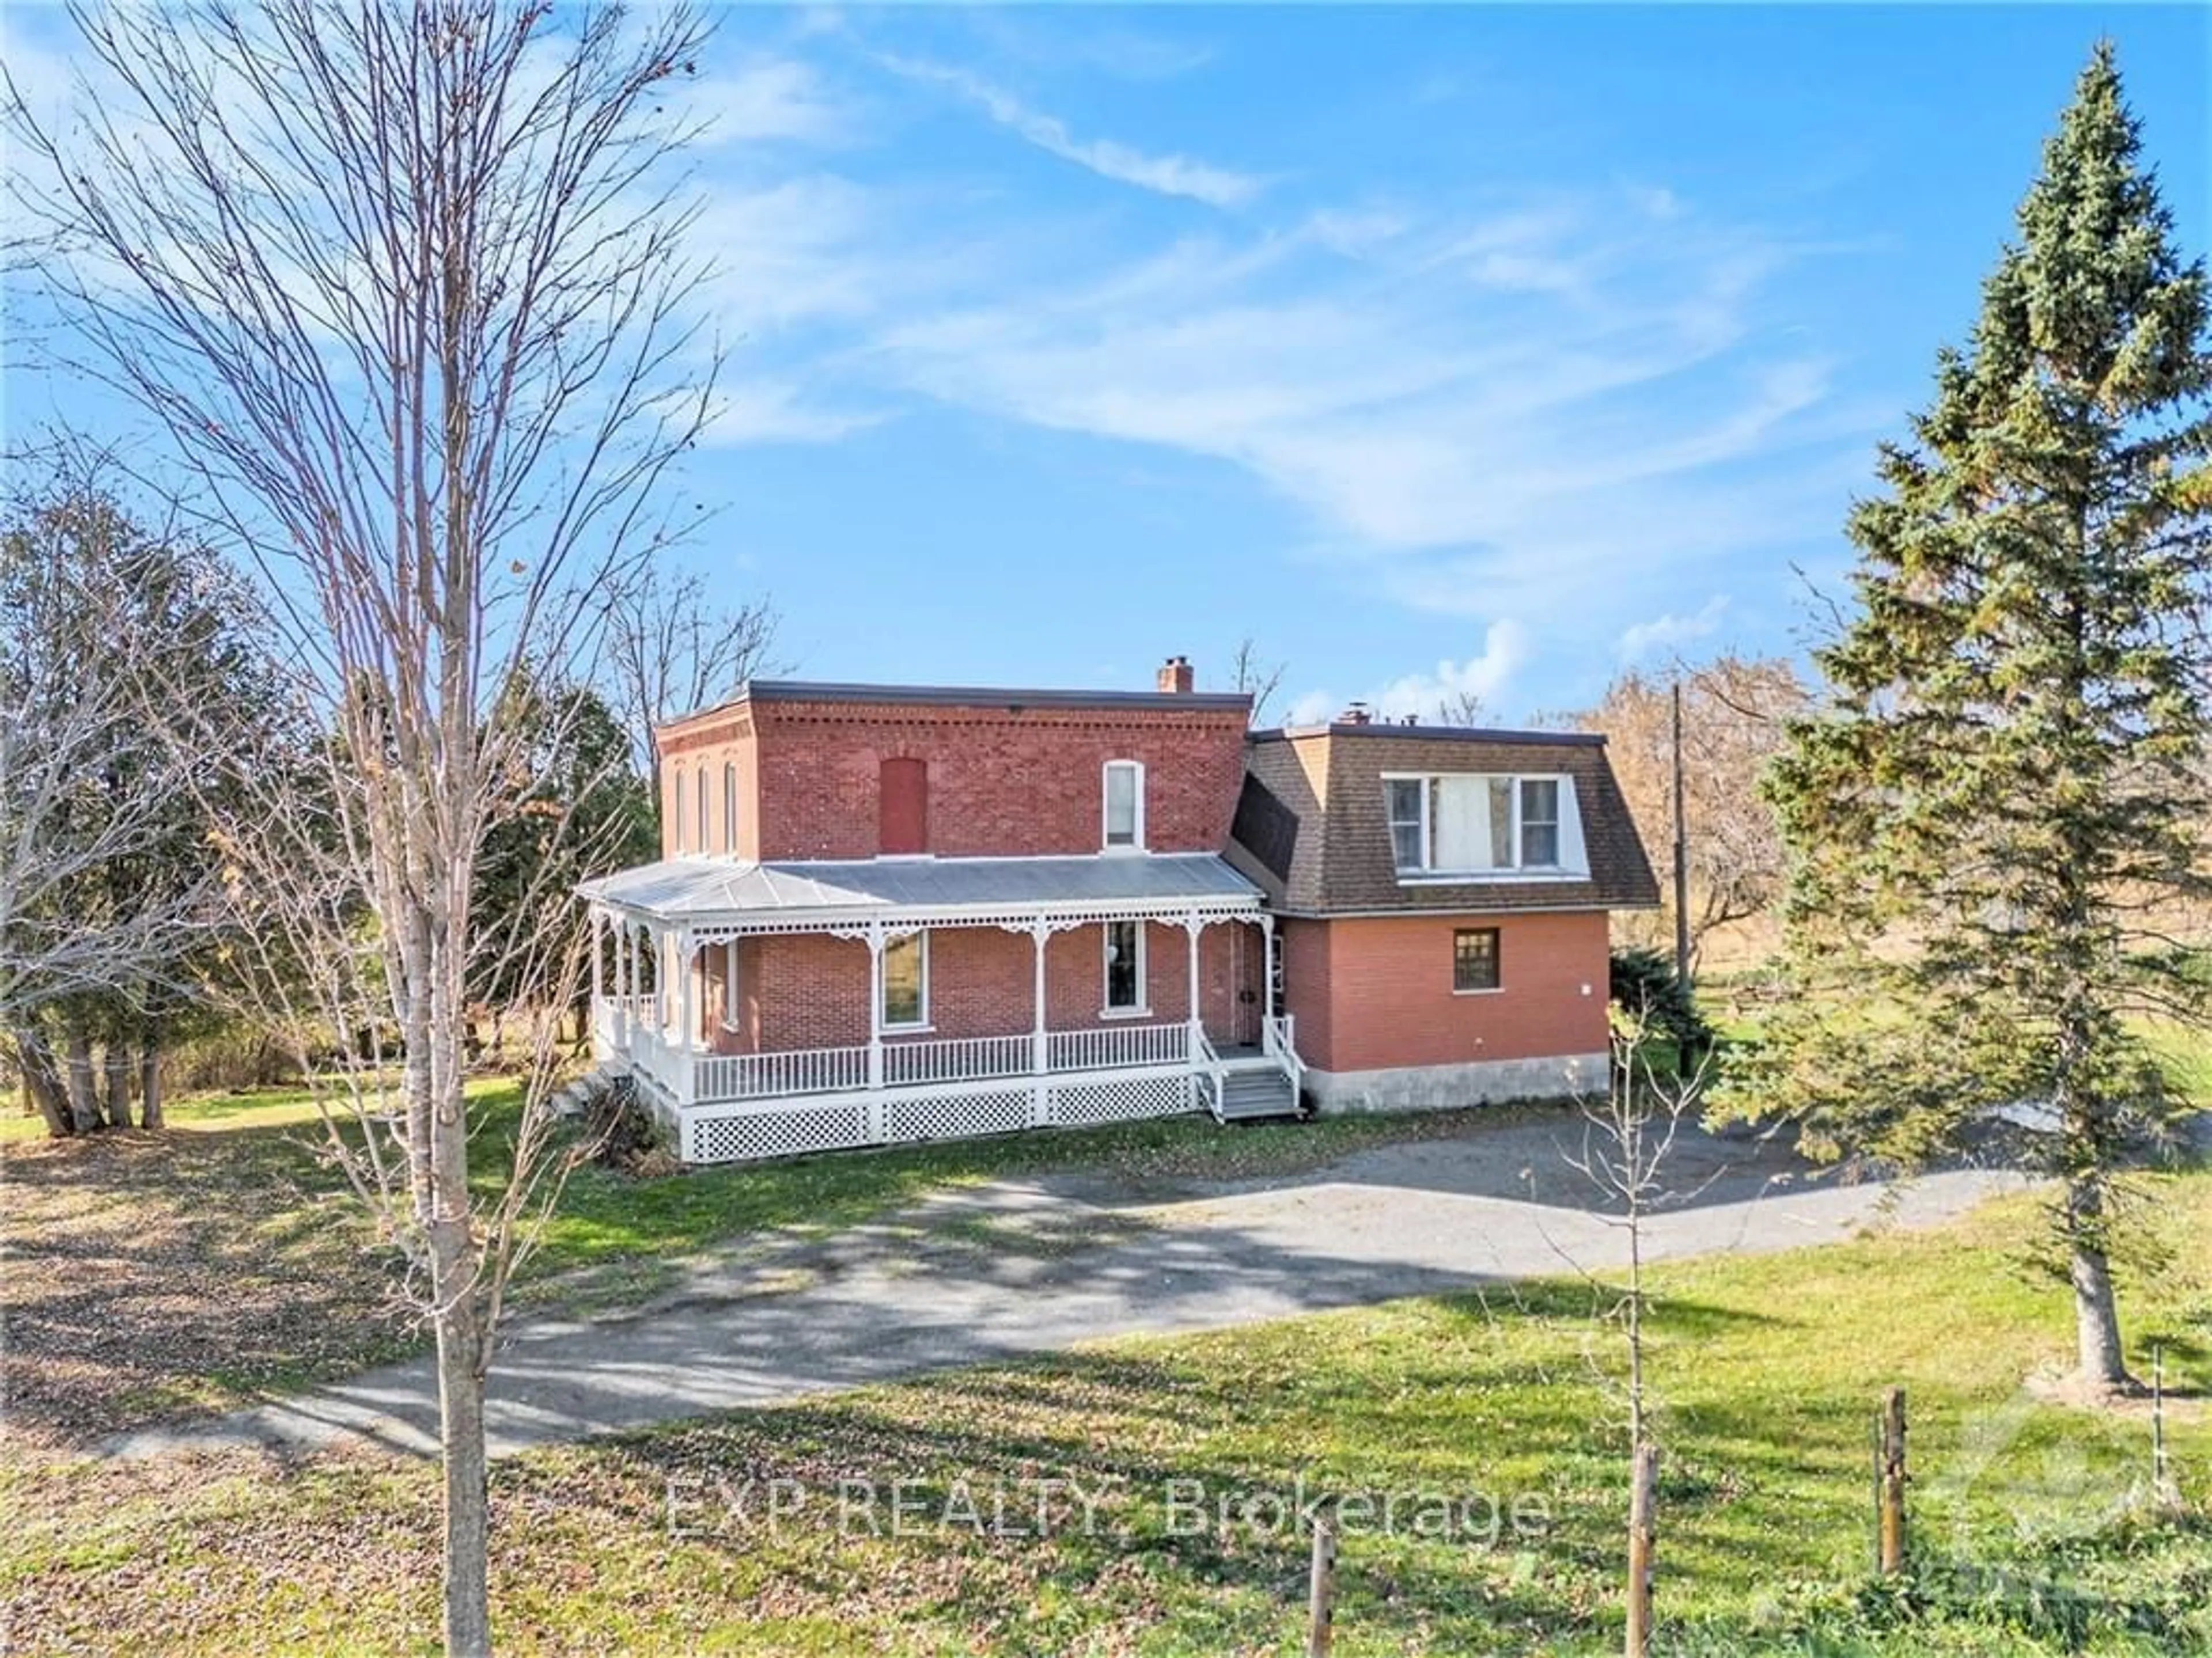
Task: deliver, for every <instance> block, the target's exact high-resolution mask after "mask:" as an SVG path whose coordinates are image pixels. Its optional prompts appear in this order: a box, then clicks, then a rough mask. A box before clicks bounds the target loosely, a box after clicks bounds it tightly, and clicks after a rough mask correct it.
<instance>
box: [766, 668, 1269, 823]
mask: <svg viewBox="0 0 2212 1658" xmlns="http://www.w3.org/2000/svg"><path fill="white" fill-rule="evenodd" d="M754 718H755V723H756V726H757V736H756V738H755V742H756V744H757V751H758V767H759V786H758V787H759V800H760V807H759V811H758V823H759V827H760V838H759V841H758V847H759V850H758V852H757V854H755V855H757V856H759V857H761V858H763V859H807V858H869V857H873V856H874V855H875V853H876V851H877V843H876V835H877V823H878V812H877V805H878V796H877V792H878V782H879V779H880V775H881V771H882V766H883V762H884V761H885V760H886V759H892V758H906V759H917V760H920V761H921V762H924V763H925V764H926V765H927V768H928V810H927V816H928V824H929V841H930V846H929V850H930V851H931V852H932V853H935V854H936V855H938V856H939V857H975V856H1038V855H1048V854H1054V853H1060V854H1068V853H1094V852H1097V851H1098V850H1099V848H1100V847H1101V845H1102V844H1103V834H1102V813H1103V768H1104V766H1105V763H1106V762H1108V761H1109V760H1135V761H1138V762H1141V763H1142V764H1143V766H1144V768H1145V844H1146V847H1147V849H1149V850H1151V851H1154V852H1218V851H1219V850H1220V849H1221V847H1222V843H1223V842H1224V841H1225V840H1226V839H1227V838H1228V834H1229V818H1230V814H1231V812H1232V811H1234V809H1235V807H1236V803H1237V788H1238V787H1239V786H1240V785H1241V783H1242V781H1243V717H1242V715H1241V714H1239V713H1237V711H1235V710H1229V711H1225V712H1218V711H1208V710H1192V709H1188V708H1161V709H1158V710H1149V709H1144V708H1127V709H1126V710H1125V709H1100V710H1091V709H1084V708H1031V709H1024V710H1019V711H1010V710H1008V709H1006V708H942V707H935V706H918V707H915V708H900V707H896V706H887V705H882V704H838V703H815V702H784V701H779V702H769V703H763V704H761V705H760V706H759V707H758V708H757V709H756V711H755V716H754Z"/></svg>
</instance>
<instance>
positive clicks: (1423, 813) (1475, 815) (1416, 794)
mask: <svg viewBox="0 0 2212 1658" xmlns="http://www.w3.org/2000/svg"><path fill="white" fill-rule="evenodd" d="M1383 817H1384V819H1385V821H1386V822H1387V823H1389V829H1390V858H1391V862H1392V863H1393V864H1394V865H1396V867H1397V871H1398V873H1399V875H1400V876H1401V877H1413V878H1425V877H1435V876H1446V875H1449V876H1485V875H1494V874H1499V873H1527V874H1534V875H1539V876H1546V875H1579V874H1581V873H1583V870H1584V865H1583V861H1582V860H1583V844H1582V829H1581V824H1580V823H1579V821H1578V819H1577V815H1576V812H1575V801H1574V793H1573V784H1572V782H1571V780H1569V779H1567V778H1564V777H1550V776H1537V777H1521V776H1514V775H1509V774H1500V773H1491V772H1462V773H1455V774H1454V773H1447V774H1441V775H1435V774H1419V775H1414V774H1395V775H1394V774H1385V775H1384V777H1383Z"/></svg>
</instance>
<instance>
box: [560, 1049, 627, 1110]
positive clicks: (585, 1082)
mask: <svg viewBox="0 0 2212 1658" xmlns="http://www.w3.org/2000/svg"><path fill="white" fill-rule="evenodd" d="M628 1075H629V1060H621V1059H616V1060H600V1061H599V1063H598V1064H597V1065H595V1066H592V1068H591V1069H590V1070H589V1071H586V1072H585V1073H584V1074H583V1075H582V1076H580V1077H578V1078H574V1080H573V1081H571V1082H570V1083H568V1084H567V1085H566V1086H565V1087H563V1088H562V1089H561V1090H559V1091H558V1092H557V1093H556V1094H555V1095H554V1096H553V1097H552V1098H551V1099H550V1100H548V1101H547V1102H545V1108H546V1109H547V1110H548V1111H549V1112H550V1113H551V1114H553V1115H554V1116H556V1117H580V1116H582V1115H584V1114H585V1113H586V1111H588V1110H589V1109H590V1108H591V1103H592V1098H593V1097H594V1096H597V1095H599V1094H600V1093H602V1092H604V1091H605V1090H607V1089H609V1088H611V1087H613V1086H614V1085H615V1084H616V1083H617V1081H618V1080H619V1079H621V1078H623V1077H627V1076H628Z"/></svg>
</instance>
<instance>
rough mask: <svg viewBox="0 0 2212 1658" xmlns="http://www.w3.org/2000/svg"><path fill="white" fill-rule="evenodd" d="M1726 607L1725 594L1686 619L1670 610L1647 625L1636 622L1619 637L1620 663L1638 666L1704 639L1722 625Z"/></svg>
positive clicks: (1714, 598) (1707, 603)
mask: <svg viewBox="0 0 2212 1658" xmlns="http://www.w3.org/2000/svg"><path fill="white" fill-rule="evenodd" d="M1728 603H1729V601H1728V595H1727V594H1726V593H1715V594H1714V595H1713V596H1712V597H1711V598H1709V599H1707V600H1706V601H1705V604H1702V605H1700V606H1699V608H1698V609H1697V610H1694V611H1692V613H1691V614H1690V615H1688V616H1678V615H1676V614H1675V613H1674V611H1672V610H1669V611H1668V612H1667V613H1666V614H1665V615H1663V616H1654V617H1652V618H1651V620H1650V621H1649V622H1638V623H1634V624H1633V625H1632V626H1630V627H1627V628H1625V629H1622V630H1621V635H1620V658H1621V660H1622V661H1624V662H1639V661H1641V660H1643V659H1644V658H1645V657H1647V656H1650V655H1651V654H1652V653H1654V652H1656V651H1669V650H1680V648H1681V647H1683V646H1685V645H1686V644H1688V643H1690V642H1691V641H1692V640H1698V639H1704V638H1705V637H1707V636H1708V635H1711V634H1712V633H1713V632H1714V631H1715V630H1716V629H1718V628H1719V626H1720V625H1721V617H1722V615H1723V613H1724V612H1725V611H1726V610H1728Z"/></svg>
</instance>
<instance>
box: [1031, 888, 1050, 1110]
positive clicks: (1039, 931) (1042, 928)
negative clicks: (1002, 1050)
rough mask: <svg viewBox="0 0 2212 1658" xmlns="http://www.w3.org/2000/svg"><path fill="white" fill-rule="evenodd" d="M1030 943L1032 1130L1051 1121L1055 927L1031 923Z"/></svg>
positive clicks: (1040, 919)
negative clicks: (1047, 966) (1050, 970)
mask: <svg viewBox="0 0 2212 1658" xmlns="http://www.w3.org/2000/svg"><path fill="white" fill-rule="evenodd" d="M1030 942H1031V943H1032V944H1035V945H1036V1027H1035V1029H1034V1030H1033V1031H1032V1033H1031V1035H1030V1041H1031V1042H1032V1043H1033V1044H1034V1046H1033V1048H1031V1051H1030V1070H1031V1071H1032V1072H1034V1073H1035V1074H1036V1081H1035V1082H1033V1083H1032V1084H1030V1127H1032V1128H1042V1127H1045V1126H1046V1125H1047V1124H1048V1123H1050V1122H1051V1121H1052V1084H1051V1082H1050V1080H1049V1079H1048V1078H1049V1073H1050V1072H1051V1070H1052V1034H1051V1032H1050V1031H1048V1029H1046V1028H1045V989H1044V957H1045V951H1046V950H1048V949H1049V948H1050V947H1051V945H1052V924H1051V923H1050V922H1048V921H1047V920H1045V919H1044V917H1043V916H1042V915H1040V916H1038V917H1037V918H1036V920H1034V921H1032V922H1030Z"/></svg>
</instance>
